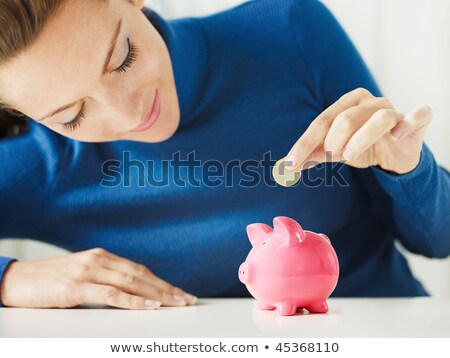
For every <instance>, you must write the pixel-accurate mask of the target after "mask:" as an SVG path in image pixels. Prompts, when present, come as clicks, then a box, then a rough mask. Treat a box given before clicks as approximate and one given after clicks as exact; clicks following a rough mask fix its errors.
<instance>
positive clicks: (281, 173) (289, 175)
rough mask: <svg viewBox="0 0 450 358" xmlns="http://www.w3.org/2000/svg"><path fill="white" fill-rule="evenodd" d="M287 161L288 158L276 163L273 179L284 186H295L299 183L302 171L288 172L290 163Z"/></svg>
mask: <svg viewBox="0 0 450 358" xmlns="http://www.w3.org/2000/svg"><path fill="white" fill-rule="evenodd" d="M285 160H286V158H282V159H280V160H279V161H278V162H276V163H275V165H274V166H273V169H272V174H273V178H274V179H275V181H276V182H277V183H278V184H280V185H282V186H286V187H288V186H293V185H295V184H297V183H298V181H299V180H300V177H301V176H302V174H301V171H291V170H287V169H286V166H288V163H286V162H285Z"/></svg>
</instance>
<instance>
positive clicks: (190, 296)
mask: <svg viewBox="0 0 450 358" xmlns="http://www.w3.org/2000/svg"><path fill="white" fill-rule="evenodd" d="M184 297H186V300H188V301H189V303H195V302H197V297H195V296H192V295H190V294H189V293H186V294H185V295H184Z"/></svg>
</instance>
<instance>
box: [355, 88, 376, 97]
mask: <svg viewBox="0 0 450 358" xmlns="http://www.w3.org/2000/svg"><path fill="white" fill-rule="evenodd" d="M353 93H354V94H355V95H356V96H358V97H359V98H367V97H369V96H372V94H371V93H370V92H369V91H368V90H367V89H365V88H363V87H358V88H356V89H355V90H353Z"/></svg>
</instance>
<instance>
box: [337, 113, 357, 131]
mask: <svg viewBox="0 0 450 358" xmlns="http://www.w3.org/2000/svg"><path fill="white" fill-rule="evenodd" d="M335 123H336V126H337V127H338V128H339V130H341V131H345V132H348V131H350V130H351V129H352V127H353V121H352V118H351V117H350V116H349V114H348V113H341V114H340V115H338V116H337V117H336V119H335Z"/></svg>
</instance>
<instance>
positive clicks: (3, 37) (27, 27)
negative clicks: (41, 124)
mask: <svg viewBox="0 0 450 358" xmlns="http://www.w3.org/2000/svg"><path fill="white" fill-rule="evenodd" d="M66 1H69V0H0V29H2V30H1V31H0V64H5V63H7V62H8V61H11V60H12V59H14V58H15V57H17V56H18V55H19V54H20V53H21V52H22V51H24V50H25V49H26V48H28V47H29V46H30V45H31V44H32V43H33V42H34V41H35V40H36V38H37V37H38V36H39V34H40V33H41V32H42V30H43V28H44V26H45V24H46V23H47V21H48V20H49V19H50V18H51V17H52V16H53V15H54V14H55V13H56V12H57V10H58V9H59V8H60V7H61V5H62V4H64V3H65V2H66ZM97 1H100V2H107V1H109V0H97ZM26 128H27V122H26V116H25V115H24V114H23V113H21V112H19V111H16V110H15V109H13V108H11V107H10V106H8V105H7V104H6V103H4V102H3V101H2V100H1V99H0V139H1V138H5V137H8V136H12V135H16V134H19V133H21V132H23V131H25V130H26Z"/></svg>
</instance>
